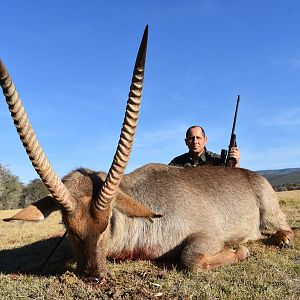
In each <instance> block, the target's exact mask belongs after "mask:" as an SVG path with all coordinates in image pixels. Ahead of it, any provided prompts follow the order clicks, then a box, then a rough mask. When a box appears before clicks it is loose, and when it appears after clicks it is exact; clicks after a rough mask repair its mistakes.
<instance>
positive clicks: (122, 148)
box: [95, 25, 148, 210]
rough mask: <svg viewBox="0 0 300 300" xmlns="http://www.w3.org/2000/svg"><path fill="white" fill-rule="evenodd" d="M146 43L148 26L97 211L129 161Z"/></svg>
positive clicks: (107, 201)
mask: <svg viewBox="0 0 300 300" xmlns="http://www.w3.org/2000/svg"><path fill="white" fill-rule="evenodd" d="M147 41H148V25H147V26H146V28H145V31H144V35H143V38H142V41H141V45H140V48H139V52H138V55H137V58H136V62H135V66H134V70H133V76H132V81H131V86H130V92H129V95H128V101H127V106H126V112H125V117H124V122H123V126H122V130H121V134H120V139H119V142H118V147H117V150H116V153H115V156H114V159H113V162H112V164H111V167H110V169H109V172H108V174H107V177H106V179H105V182H104V183H103V185H102V188H101V191H100V193H99V196H98V198H97V199H96V201H95V207H96V209H97V210H105V209H107V208H108V206H109V205H110V203H111V201H112V199H113V196H114V195H115V192H116V190H117V188H118V186H119V184H120V181H121V178H122V175H123V173H124V171H125V168H126V166H127V163H128V161H129V156H130V152H131V149H132V143H133V137H134V134H135V129H136V126H137V122H138V116H139V111H140V104H141V100H142V88H143V83H144V70H145V61H146V52H147Z"/></svg>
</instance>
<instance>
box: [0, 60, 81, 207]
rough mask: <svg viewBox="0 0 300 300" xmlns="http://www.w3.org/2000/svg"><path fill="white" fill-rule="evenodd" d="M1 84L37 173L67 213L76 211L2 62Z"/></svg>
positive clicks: (0, 70)
mask: <svg viewBox="0 0 300 300" xmlns="http://www.w3.org/2000/svg"><path fill="white" fill-rule="evenodd" d="M0 84H1V87H2V90H3V94H4V96H5V98H6V102H7V104H8V106H9V110H10V113H11V116H12V119H13V121H14V124H15V126H16V129H17V131H18V133H19V136H20V139H21V141H22V143H23V145H24V147H25V149H26V152H27V154H28V156H29V159H30V161H31V163H32V165H33V166H34V168H35V170H36V172H37V173H38V174H39V176H40V178H41V179H42V181H43V182H44V184H45V185H46V186H47V188H48V189H49V191H50V192H51V194H52V195H53V197H54V198H55V199H56V201H57V202H58V203H59V204H60V205H61V206H62V207H63V208H64V209H65V210H66V211H68V212H71V211H73V210H74V209H75V201H74V199H73V197H72V195H71V194H70V192H69V190H68V189H67V188H66V186H65V185H64V184H63V183H62V181H61V180H60V178H59V177H58V176H57V175H56V173H55V172H54V170H53V169H52V167H51V165H50V163H49V161H48V159H47V157H46V155H45V153H44V151H43V149H42V147H41V146H40V144H39V142H38V139H37V137H36V135H35V133H34V131H33V129H32V126H31V124H30V121H29V118H28V116H27V114H26V112H25V109H24V107H23V104H22V101H21V99H20V97H19V95H18V92H17V91H16V88H15V85H14V83H13V82H12V79H11V77H10V75H9V73H8V72H7V70H6V68H5V66H4V64H3V62H2V61H1V60H0Z"/></svg>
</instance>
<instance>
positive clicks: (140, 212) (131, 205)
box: [114, 190, 162, 219]
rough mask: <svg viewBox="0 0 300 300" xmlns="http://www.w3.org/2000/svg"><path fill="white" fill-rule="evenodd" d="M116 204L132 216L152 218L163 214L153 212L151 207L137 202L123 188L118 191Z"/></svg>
mask: <svg viewBox="0 0 300 300" xmlns="http://www.w3.org/2000/svg"><path fill="white" fill-rule="evenodd" d="M114 204H115V207H116V208H117V209H118V210H119V211H121V212H122V213H124V214H125V215H126V216H128V217H131V218H134V217H141V218H150V219H151V218H161V217H162V215H160V214H156V213H154V212H152V211H151V210H150V209H149V208H147V207H146V206H144V205H143V204H141V203H139V202H137V201H136V200H134V199H133V198H132V197H130V196H129V195H127V194H126V193H124V192H122V191H121V190H119V191H118V192H117V195H116V198H115V201H114Z"/></svg>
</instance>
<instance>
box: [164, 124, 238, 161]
mask: <svg viewBox="0 0 300 300" xmlns="http://www.w3.org/2000/svg"><path fill="white" fill-rule="evenodd" d="M185 136H186V138H185V144H186V145H187V146H188V148H189V152H188V153H185V154H182V155H180V156H177V157H175V158H174V159H173V160H172V161H171V162H170V163H169V165H173V166H182V167H191V166H195V167H196V166H199V165H206V164H210V165H214V166H219V165H221V164H222V161H221V156H220V155H219V154H216V153H213V152H210V151H207V150H206V147H205V145H206V143H207V136H206V135H205V131H204V129H203V128H202V127H200V126H192V127H190V128H189V129H188V130H187V131H186V135H185ZM228 155H229V157H231V158H233V159H234V160H235V165H234V167H239V161H240V151H239V149H238V148H237V147H232V148H231V150H230V152H229V154H228Z"/></svg>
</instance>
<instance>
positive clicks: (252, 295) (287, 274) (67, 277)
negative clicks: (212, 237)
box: [0, 191, 300, 299]
mask: <svg viewBox="0 0 300 300" xmlns="http://www.w3.org/2000/svg"><path fill="white" fill-rule="evenodd" d="M278 196H279V199H280V202H281V204H282V207H283V209H284V211H285V212H286V213H287V215H288V218H289V221H290V224H291V225H292V226H298V227H299V226H300V191H290V192H280V193H278ZM14 213H15V211H14V212H12V211H2V212H0V218H1V220H2V219H3V218H5V217H8V216H11V215H12V214H14ZM63 233H64V228H63V225H62V224H60V215H59V214H58V213H56V214H53V215H51V216H50V217H49V218H48V219H47V220H45V221H44V222H40V223H5V222H3V221H1V226H0V238H1V246H0V249H1V251H0V272H1V273H0V299H299V298H300V231H299V230H295V233H296V237H295V243H294V244H295V247H294V249H290V250H279V249H277V248H275V247H272V246H268V245H266V244H265V243H264V242H263V241H258V242H252V243H248V248H249V249H250V252H251V254H252V255H251V257H250V258H249V259H247V260H246V261H244V262H242V263H239V264H236V265H231V266H228V267H225V268H221V269H217V270H214V271H210V272H207V273H192V272H179V271H177V270H165V269H160V268H158V267H157V266H155V265H153V264H151V263H150V262H147V261H136V262H123V263H108V269H109V274H108V278H107V283H106V284H105V285H103V286H101V287H97V288H95V287H93V286H89V285H86V284H84V283H83V281H82V280H81V279H80V278H78V277H77V276H76V275H75V274H74V264H73V263H72V257H71V255H70V253H71V252H70V249H69V247H68V244H67V242H66V241H64V242H63V243H62V245H61V246H60V247H59V248H58V250H57V251H56V252H55V254H54V255H53V257H52V259H51V261H50V262H49V263H48V265H47V266H46V268H45V269H44V272H43V274H42V275H38V274H37V270H38V269H39V267H40V266H41V264H42V262H43V261H44V259H45V258H46V256H47V255H48V253H49V252H50V251H51V249H52V248H53V247H54V246H55V244H56V243H57V242H58V240H59V237H60V236H62V234H63ZM70 259H71V260H70Z"/></svg>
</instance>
